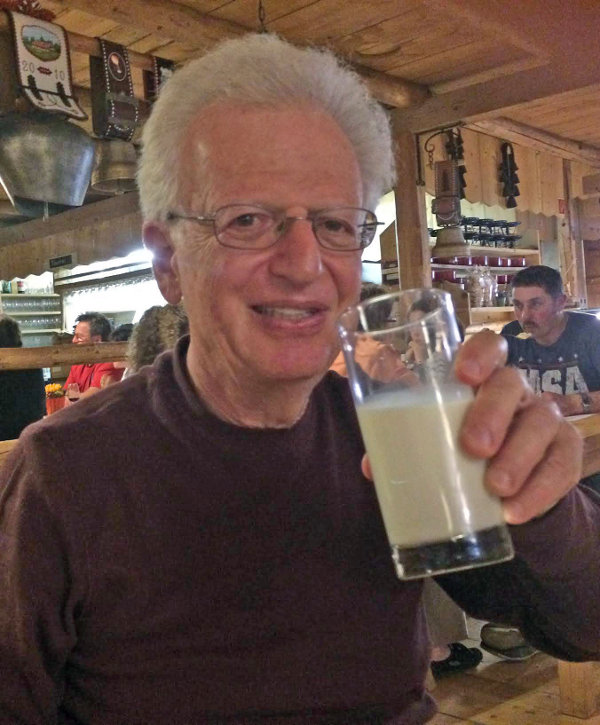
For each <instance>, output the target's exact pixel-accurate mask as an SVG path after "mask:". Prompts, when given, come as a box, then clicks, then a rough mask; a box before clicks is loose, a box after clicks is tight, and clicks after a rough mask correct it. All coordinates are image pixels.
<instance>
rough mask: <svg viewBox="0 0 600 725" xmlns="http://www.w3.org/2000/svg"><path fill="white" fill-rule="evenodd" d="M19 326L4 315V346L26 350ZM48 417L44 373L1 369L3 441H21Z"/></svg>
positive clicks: (0, 341) (0, 336)
mask: <svg viewBox="0 0 600 725" xmlns="http://www.w3.org/2000/svg"><path fill="white" fill-rule="evenodd" d="M22 346H23V342H22V340H21V330H20V328H19V323H18V322H17V321H16V320H14V319H13V318H12V317H9V316H8V315H2V314H0V347H22ZM45 414H46V394H45V391H44V376H43V373H42V371H41V370H0V440H2V441H6V440H13V439H14V438H18V437H19V435H20V434H21V431H22V430H23V428H25V426H27V425H29V424H30V423H33V422H34V421H36V420H40V419H41V418H43V417H44V415H45Z"/></svg>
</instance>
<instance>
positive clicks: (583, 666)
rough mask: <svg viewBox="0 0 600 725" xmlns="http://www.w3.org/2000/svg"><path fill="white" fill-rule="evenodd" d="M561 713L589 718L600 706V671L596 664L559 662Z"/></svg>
mask: <svg viewBox="0 0 600 725" xmlns="http://www.w3.org/2000/svg"><path fill="white" fill-rule="evenodd" d="M558 684H559V689H560V711H561V713H562V714H563V715H570V716H571V717H579V718H583V719H586V718H589V717H591V716H592V715H594V713H596V712H597V711H598V709H599V706H600V670H599V669H598V665H597V663H595V662H563V661H561V660H559V662H558Z"/></svg>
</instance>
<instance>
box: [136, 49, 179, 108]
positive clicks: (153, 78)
mask: <svg viewBox="0 0 600 725" xmlns="http://www.w3.org/2000/svg"><path fill="white" fill-rule="evenodd" d="M174 70H175V63H174V62H173V61H172V60H167V59H166V58H158V57H157V56H155V55H154V56H152V70H151V71H148V70H146V71H144V76H143V77H144V98H145V99H146V100H147V101H149V102H150V103H154V101H155V100H156V99H157V97H158V94H159V93H160V89H161V88H162V87H163V84H164V83H165V82H166V81H167V80H169V78H170V77H171V76H172V75H173V71H174Z"/></svg>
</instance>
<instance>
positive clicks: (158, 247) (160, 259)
mask: <svg viewBox="0 0 600 725" xmlns="http://www.w3.org/2000/svg"><path fill="white" fill-rule="evenodd" d="M142 237H143V240H144V245H145V246H146V247H147V248H148V249H149V250H150V251H151V252H152V269H153V270H154V276H155V277H156V281H157V283H158V287H159V289H160V291H161V293H162V296H163V297H164V298H165V299H166V300H167V302H169V303H170V304H172V305H176V304H177V303H178V302H179V301H180V300H181V286H180V284H179V277H178V275H177V272H176V265H174V264H173V261H174V259H173V258H174V254H175V248H174V246H173V242H172V241H171V237H170V235H169V232H168V231H167V229H165V225H164V224H162V223H161V222H146V223H145V224H144V226H143V228H142Z"/></svg>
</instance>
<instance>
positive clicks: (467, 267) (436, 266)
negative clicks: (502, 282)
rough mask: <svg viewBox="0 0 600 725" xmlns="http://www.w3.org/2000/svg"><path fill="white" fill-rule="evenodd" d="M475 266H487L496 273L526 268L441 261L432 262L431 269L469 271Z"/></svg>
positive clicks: (509, 272) (512, 271)
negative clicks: (443, 262) (444, 262)
mask: <svg viewBox="0 0 600 725" xmlns="http://www.w3.org/2000/svg"><path fill="white" fill-rule="evenodd" d="M475 267H485V268H486V269H489V270H490V272H494V273H496V274H516V273H517V272H519V271H520V270H521V269H525V267H524V266H523V265H519V266H518V267H490V266H489V265H487V264H485V265H484V264H442V263H441V262H432V263H431V269H460V270H465V272H468V271H469V270H470V269H475Z"/></svg>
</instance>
